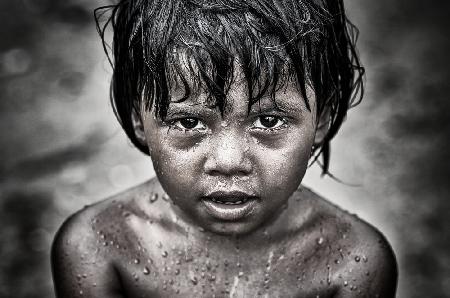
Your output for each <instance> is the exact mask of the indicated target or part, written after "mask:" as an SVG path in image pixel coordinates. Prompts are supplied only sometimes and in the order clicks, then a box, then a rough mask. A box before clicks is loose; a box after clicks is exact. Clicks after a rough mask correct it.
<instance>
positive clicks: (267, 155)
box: [258, 135, 313, 192]
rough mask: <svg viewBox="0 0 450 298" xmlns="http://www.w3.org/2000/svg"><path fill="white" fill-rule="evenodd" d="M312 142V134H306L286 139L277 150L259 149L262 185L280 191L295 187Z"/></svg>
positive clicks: (302, 171) (301, 176)
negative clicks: (305, 135)
mask: <svg viewBox="0 0 450 298" xmlns="http://www.w3.org/2000/svg"><path fill="white" fill-rule="evenodd" d="M299 140H302V141H301V142H299ZM312 144H313V136H312V135H308V137H303V138H293V139H292V140H287V141H286V142H285V146H283V147H282V148H279V149H277V150H261V151H260V152H259V153H258V155H259V156H260V157H259V165H258V167H259V169H260V175H261V177H262V179H263V180H264V185H267V187H272V188H273V189H274V190H277V191H281V192H293V191H294V190H295V189H297V187H298V186H299V184H300V182H301V181H302V179H303V176H304V174H305V171H306V168H307V166H308V161H309V156H310V154H311V147H312Z"/></svg>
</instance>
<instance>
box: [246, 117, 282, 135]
mask: <svg viewBox="0 0 450 298" xmlns="http://www.w3.org/2000/svg"><path fill="white" fill-rule="evenodd" d="M264 117H271V118H274V119H275V120H277V122H279V121H281V124H279V125H278V126H275V127H256V126H255V125H254V124H255V123H256V122H257V121H259V122H261V118H264ZM261 125H262V123H261ZM287 125H288V121H287V119H286V118H284V117H280V116H276V115H260V116H258V117H257V118H256V120H255V121H254V122H253V129H257V130H262V131H269V132H272V131H277V130H280V129H283V128H286V127H287Z"/></svg>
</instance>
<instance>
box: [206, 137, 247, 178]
mask: <svg viewBox="0 0 450 298" xmlns="http://www.w3.org/2000/svg"><path fill="white" fill-rule="evenodd" d="M204 167H205V172H206V173H207V174H209V175H213V176H247V175H249V174H250V173H251V172H252V170H253V166H252V162H251V160H250V158H249V146H248V144H247V142H246V138H245V137H244V136H242V135H241V134H239V133H238V132H233V131H228V132H222V133H220V134H218V135H217V136H216V137H215V138H213V139H212V141H211V143H210V150H209V151H208V154H207V159H206V161H205V164H204Z"/></svg>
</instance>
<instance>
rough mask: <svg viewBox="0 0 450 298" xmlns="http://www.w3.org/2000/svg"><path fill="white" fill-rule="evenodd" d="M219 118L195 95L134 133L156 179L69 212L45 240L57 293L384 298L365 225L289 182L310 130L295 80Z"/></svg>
mask: <svg viewBox="0 0 450 298" xmlns="http://www.w3.org/2000/svg"><path fill="white" fill-rule="evenodd" d="M234 87H235V88H232V90H233V91H232V92H231V93H230V99H231V101H230V104H229V105H228V109H227V110H226V112H225V113H224V115H223V117H222V116H221V115H220V113H219V112H218V111H217V110H214V109H213V108H210V107H207V106H206V105H205V104H204V102H205V101H204V97H202V95H200V96H198V97H197V98H193V99H189V100H188V101H186V102H183V103H176V104H175V103H173V104H171V105H170V107H169V112H168V117H167V119H165V120H164V121H162V120H160V119H157V118H156V117H154V111H148V112H147V111H143V112H142V115H141V116H142V121H137V124H136V130H137V131H138V134H139V135H141V136H142V142H145V143H146V144H147V145H148V146H149V149H150V153H151V157H152V160H153V165H154V168H155V171H156V174H157V177H158V179H156V178H155V179H153V180H152V181H150V182H148V183H146V184H143V185H141V186H139V187H137V188H134V189H132V190H128V191H127V192H125V193H122V194H120V195H117V196H115V197H113V198H110V199H108V200H106V201H103V202H101V203H99V204H96V205H93V206H90V207H88V208H86V209H84V210H83V211H81V212H79V213H78V214H76V215H74V216H73V217H71V218H70V219H69V220H68V221H67V222H66V223H65V224H64V225H63V227H62V228H61V229H60V231H59V233H58V235H57V237H56V239H55V242H54V246H53V251H52V264H53V273H54V281H55V288H56V292H57V295H58V297H177V296H178V297H213V296H214V295H215V296H216V297H257V296H266V297H317V296H319V297H394V296H395V287H396V276H397V272H396V263H395V258H394V256H393V253H392V251H391V249H390V247H389V245H388V244H387V242H386V240H385V239H384V238H383V236H382V235H381V234H380V233H379V232H377V231H376V230H375V229H374V228H373V227H371V226H369V225H368V224H366V223H364V222H363V221H361V220H359V219H358V218H356V217H355V216H352V215H349V214H347V213H346V212H344V211H342V210H340V209H339V208H337V207H336V206H333V205H331V204H330V203H328V202H326V201H325V200H323V199H322V198H320V197H319V196H317V195H315V194H314V193H313V192H311V191H309V190H308V189H305V188H303V187H299V185H300V182H301V180H302V178H303V175H304V172H305V170H306V167H307V162H308V159H309V156H310V151H311V147H312V145H313V143H314V141H315V138H316V140H317V137H316V125H315V123H316V119H315V117H314V115H315V105H314V96H313V94H311V98H309V100H310V101H311V104H312V105H311V106H312V109H311V111H309V110H308V109H307V108H306V106H305V105H304V103H303V99H302V98H301V96H300V95H299V93H298V92H296V91H295V88H292V87H288V88H287V89H285V90H283V91H282V92H279V93H277V97H276V98H277V107H275V106H274V105H273V104H271V102H270V100H267V99H266V100H263V101H262V102H261V104H260V105H255V106H254V107H252V110H251V111H250V113H247V102H246V100H243V99H242V98H246V95H245V94H246V90H245V88H244V87H243V86H242V85H240V84H237V85H236V86H234Z"/></svg>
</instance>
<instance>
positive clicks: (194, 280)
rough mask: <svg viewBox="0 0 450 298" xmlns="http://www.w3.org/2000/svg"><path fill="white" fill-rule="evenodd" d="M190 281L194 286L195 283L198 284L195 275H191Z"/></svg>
mask: <svg viewBox="0 0 450 298" xmlns="http://www.w3.org/2000/svg"><path fill="white" fill-rule="evenodd" d="M191 282H192V284H193V285H194V286H195V285H197V284H198V280H197V277H195V276H193V277H191Z"/></svg>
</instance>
